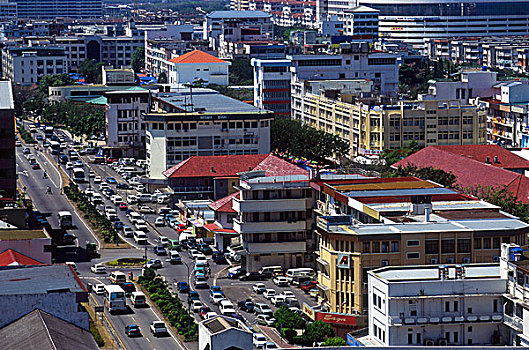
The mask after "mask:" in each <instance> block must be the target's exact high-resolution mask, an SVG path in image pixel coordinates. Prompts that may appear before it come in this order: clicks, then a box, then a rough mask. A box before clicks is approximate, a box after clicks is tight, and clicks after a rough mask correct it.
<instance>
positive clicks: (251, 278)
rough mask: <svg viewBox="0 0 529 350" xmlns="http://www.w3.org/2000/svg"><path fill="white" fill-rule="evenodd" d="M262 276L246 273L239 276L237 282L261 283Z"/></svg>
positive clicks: (256, 273) (257, 273)
mask: <svg viewBox="0 0 529 350" xmlns="http://www.w3.org/2000/svg"><path fill="white" fill-rule="evenodd" d="M263 279H264V278H263V275H261V274H260V273H259V272H247V273H246V274H244V275H241V276H239V281H262V280H263Z"/></svg>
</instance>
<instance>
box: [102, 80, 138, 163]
mask: <svg viewBox="0 0 529 350" xmlns="http://www.w3.org/2000/svg"><path fill="white" fill-rule="evenodd" d="M104 96H105V97H106V99H107V108H106V111H105V119H106V123H105V124H106V147H105V148H107V149H109V154H110V156H111V157H114V158H121V157H138V156H143V154H144V150H145V129H146V123H145V119H144V118H145V116H144V115H145V113H147V111H148V110H149V90H146V89H142V88H140V87H131V88H128V89H126V90H117V91H108V92H105V93H104Z"/></svg>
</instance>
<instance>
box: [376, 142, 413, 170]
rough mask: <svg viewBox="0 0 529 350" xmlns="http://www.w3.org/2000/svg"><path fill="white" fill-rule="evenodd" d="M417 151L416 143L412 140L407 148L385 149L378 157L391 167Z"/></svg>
mask: <svg viewBox="0 0 529 350" xmlns="http://www.w3.org/2000/svg"><path fill="white" fill-rule="evenodd" d="M418 150H419V144H418V143H417V141H415V140H412V141H410V143H409V144H408V147H405V148H403V149H386V150H384V152H382V154H381V155H380V158H381V159H383V160H384V161H385V162H386V164H387V165H388V166H389V165H392V164H395V163H396V162H398V161H399V160H401V159H404V158H406V157H408V156H410V155H412V154H413V153H415V152H417V151H418Z"/></svg>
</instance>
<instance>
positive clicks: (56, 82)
mask: <svg viewBox="0 0 529 350" xmlns="http://www.w3.org/2000/svg"><path fill="white" fill-rule="evenodd" d="M73 84H75V81H74V80H73V79H72V78H70V76H69V75H68V74H53V75H45V76H43V77H42V78H41V79H40V81H39V90H40V92H41V93H42V94H44V95H45V96H48V94H49V90H48V88H49V87H50V86H65V85H73Z"/></svg>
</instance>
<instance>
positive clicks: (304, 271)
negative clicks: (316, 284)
mask: <svg viewBox="0 0 529 350" xmlns="http://www.w3.org/2000/svg"><path fill="white" fill-rule="evenodd" d="M305 276H306V277H312V276H314V270H313V269H311V268H309V267H301V268H297V269H288V270H287V273H286V274H285V277H286V278H287V280H288V283H292V279H293V278H294V277H305Z"/></svg>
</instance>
